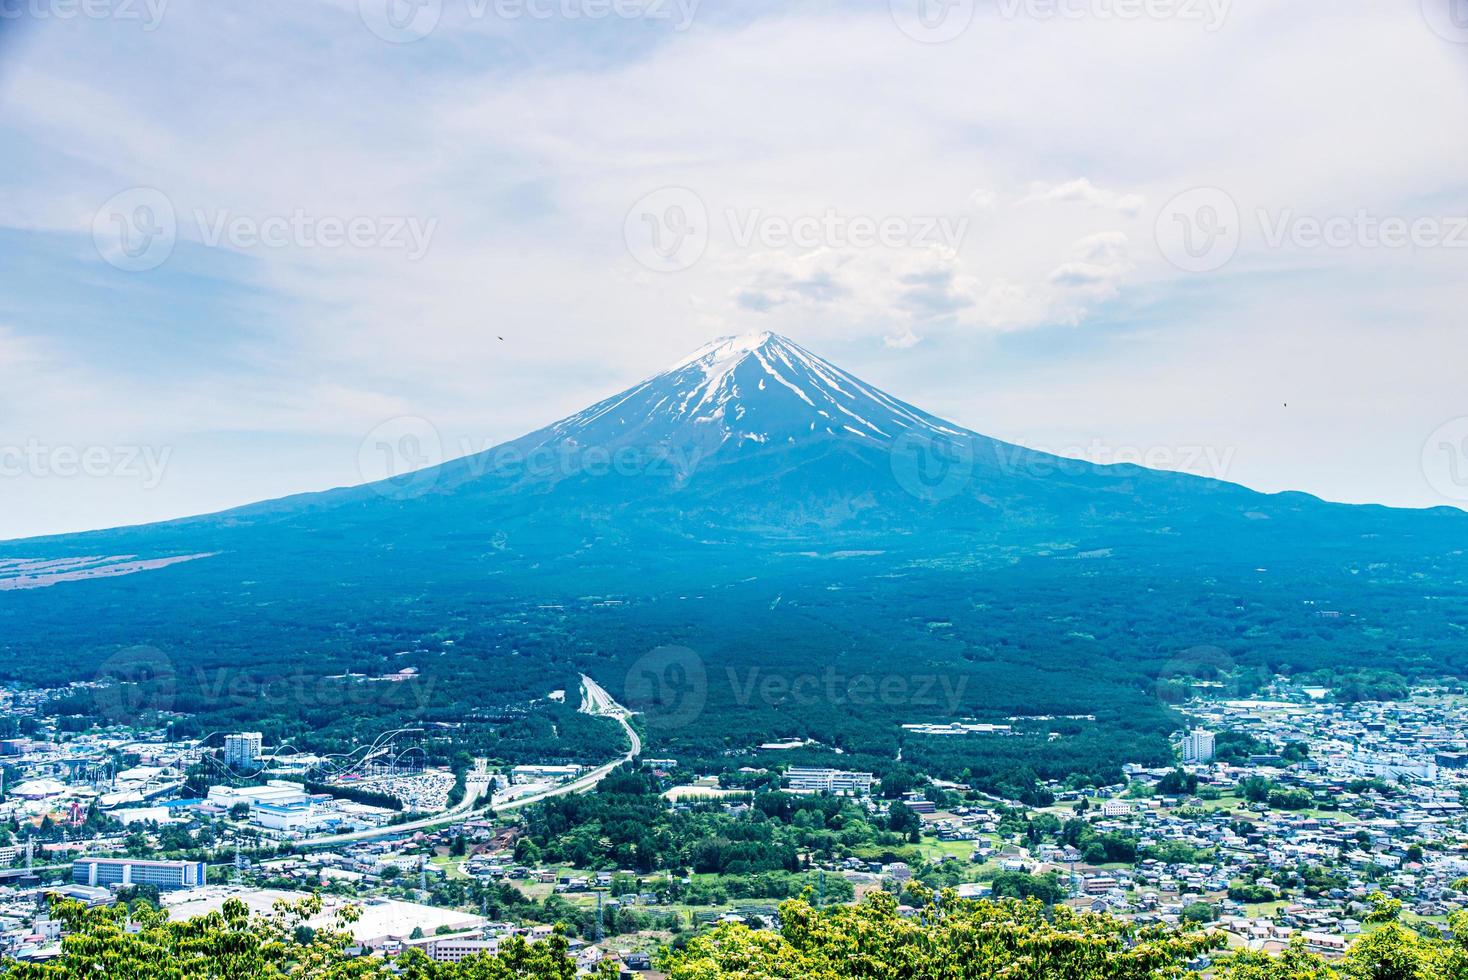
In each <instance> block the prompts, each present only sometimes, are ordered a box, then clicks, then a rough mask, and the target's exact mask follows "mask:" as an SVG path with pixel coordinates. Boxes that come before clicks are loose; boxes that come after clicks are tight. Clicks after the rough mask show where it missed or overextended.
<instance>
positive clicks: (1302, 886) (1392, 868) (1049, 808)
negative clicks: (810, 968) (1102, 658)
mask: <svg viewBox="0 0 1468 980" xmlns="http://www.w3.org/2000/svg"><path fill="white" fill-rule="evenodd" d="M557 693H560V692H557ZM1199 693H1200V694H1206V693H1207V692H1206V690H1202V691H1200V692H1199ZM1329 694H1330V692H1328V691H1326V690H1324V689H1316V688H1304V687H1299V686H1296V685H1294V684H1291V683H1290V682H1289V681H1288V680H1286V679H1284V678H1277V679H1276V680H1275V682H1274V683H1273V684H1271V685H1269V686H1268V687H1267V688H1266V689H1265V690H1264V691H1262V692H1261V693H1259V694H1258V695H1256V696H1255V697H1252V698H1250V699H1234V700H1230V699H1223V698H1210V697H1206V696H1200V697H1195V698H1194V699H1193V700H1191V701H1189V702H1188V703H1187V704H1186V705H1185V706H1184V710H1185V713H1186V715H1187V716H1188V718H1189V727H1188V728H1187V729H1185V730H1182V731H1180V732H1179V733H1178V734H1177V737H1176V740H1175V747H1176V762H1175V764H1174V765H1172V766H1164V767H1152V768H1144V767H1141V766H1137V765H1127V766H1125V767H1124V772H1125V774H1126V780H1125V781H1124V782H1121V783H1118V784H1116V785H1111V786H1102V787H1097V786H1091V785H1077V784H1075V783H1076V781H1075V780H1071V781H1056V782H1052V783H1050V784H1047V786H1046V787H1045V788H1046V790H1047V794H1046V795H1047V798H1048V802H1045V803H1044V804H1043V805H1026V804H1024V803H1021V802H1019V801H1015V800H1007V799H1003V798H1000V797H997V796H993V795H989V794H985V793H981V792H979V791H977V790H975V789H973V788H971V787H969V786H966V785H963V784H960V783H956V782H948V781H943V780H933V779H930V780H926V781H924V782H922V784H920V785H915V786H911V787H903V786H892V785H887V784H886V783H885V782H884V781H883V780H881V779H878V778H877V777H875V776H874V775H873V774H871V773H863V772H852V771H846V770H843V769H838V768H821V767H812V766H798V765H788V766H784V767H779V768H770V767H760V768H756V767H746V768H744V769H741V770H739V771H738V772H734V773H723V774H720V775H711V774H704V773H699V772H695V771H689V770H686V769H685V768H683V767H682V766H681V765H680V764H679V762H678V760H676V759H671V758H667V759H654V758H646V757H642V756H641V755H640V754H639V753H637V751H636V750H637V747H638V746H639V745H640V742H637V741H636V735H635V728H634V727H633V725H632V724H630V721H633V720H635V716H631V715H630V713H627V712H625V710H624V709H622V708H621V707H620V706H619V705H616V704H615V702H613V701H612V700H611V698H610V696H609V695H606V692H605V691H602V690H601V689H600V688H599V687H597V686H596V685H595V684H594V682H591V681H590V679H589V678H588V679H587V688H586V690H584V691H583V710H585V711H588V712H594V713H600V714H607V715H611V716H613V717H617V718H619V719H620V720H621V721H622V723H623V724H625V725H627V731H628V732H629V735H631V736H632V737H633V738H634V752H633V753H632V754H631V755H629V756H628V757H626V758H625V759H619V760H613V762H611V763H609V764H607V765H606V766H603V767H601V768H600V769H597V770H591V769H590V768H589V767H586V766H582V765H568V764H564V763H561V762H556V761H548V762H546V763H544V764H519V765H500V764H498V763H496V762H495V761H494V760H489V759H473V760H469V761H468V763H467V764H465V765H461V766H458V767H454V766H449V767H443V766H428V765H425V764H424V761H423V758H424V757H423V753H422V751H421V750H417V749H415V748H414V742H413V735H414V733H413V731H412V730H403V731H400V732H395V733H388V735H387V736H386V737H384V738H382V739H379V740H378V742H376V743H374V744H373V745H370V746H366V747H364V751H361V752H357V753H352V754H351V755H349V756H346V757H342V758H330V757H317V756H311V755H305V754H302V753H297V752H295V751H293V750H290V751H275V749H274V748H273V747H271V746H267V745H266V744H264V740H263V737H262V736H261V734H259V733H256V732H230V733H222V734H221V735H220V736H219V737H217V738H210V739H190V740H176V741H170V740H168V739H167V738H166V733H165V732H162V731H155V730H123V729H117V728H114V729H98V728H95V727H93V728H88V729H86V730H77V727H78V726H76V725H75V724H63V721H62V719H60V718H57V717H48V716H46V715H45V714H44V711H43V708H44V706H45V705H46V704H47V703H48V702H49V693H48V692H45V691H35V690H29V691H26V690H10V689H6V690H4V691H3V692H0V702H3V703H0V707H3V713H4V717H5V719H6V725H7V736H8V737H6V738H4V739H3V740H0V763H3V772H4V798H3V801H0V821H3V823H0V828H3V829H0V951H3V955H4V956H6V957H11V958H15V959H20V960H27V961H37V962H44V961H45V960H47V959H49V958H51V957H54V956H56V955H58V954H59V951H60V945H59V944H60V940H61V938H62V935H63V927H62V924H61V923H60V922H59V921H57V920H56V919H53V918H52V917H51V916H50V914H49V909H50V906H49V904H48V897H51V896H60V897H63V898H69V899H73V900H76V901H80V902H83V903H86V904H89V905H99V904H108V903H114V902H135V901H148V902H152V903H155V904H158V905H160V906H161V907H163V908H165V909H167V910H168V911H169V913H170V915H171V916H172V917H173V918H175V919H180V918H188V917H192V916H195V915H200V914H203V913H205V912H208V911H217V910H218V909H220V908H221V907H223V905H224V903H225V902H226V901H228V900H231V899H237V900H239V901H241V902H243V903H244V904H245V905H246V906H247V907H249V908H250V909H252V910H255V911H258V912H262V913H264V912H268V911H269V910H270V908H271V907H272V906H273V905H274V903H276V902H277V901H278V900H282V899H284V900H290V899H293V898H298V897H300V896H301V895H302V894H305V893H313V892H314V893H319V894H320V895H321V896H322V897H323V899H324V904H323V907H322V908H321V910H320V911H319V913H318V914H317V916H316V918H315V919H314V920H313V922H315V923H319V924H325V923H327V922H329V921H331V919H332V917H333V916H334V915H335V914H336V913H337V912H338V911H339V910H340V909H342V908H343V907H346V906H349V905H351V906H356V907H358V909H359V910H360V915H358V916H357V917H356V918H355V921H353V922H352V924H351V926H350V929H351V935H352V940H353V943H354V947H353V951H354V952H355V953H356V954H358V955H370V956H394V955H397V954H399V953H401V952H403V951H405V950H408V949H413V948H417V949H420V950H422V951H423V953H424V954H425V955H427V956H428V957H429V958H431V959H435V960H439V961H444V962H457V961H458V960H461V959H463V958H466V957H469V956H473V955H475V954H477V953H484V952H494V951H496V950H497V949H498V948H499V947H500V945H501V944H502V943H503V942H504V941H505V940H506V939H507V938H508V937H511V936H524V937H527V938H528V939H530V940H532V941H535V940H538V939H543V938H545V937H548V936H550V935H552V934H553V932H554V931H555V930H556V929H557V928H560V929H562V930H563V931H565V932H566V933H567V934H568V935H569V936H570V947H569V949H570V952H571V954H572V955H574V956H575V957H576V959H577V964H578V966H579V967H580V968H583V969H587V970H590V969H592V968H593V967H595V966H597V964H599V963H603V962H604V961H611V962H612V963H614V964H616V966H617V967H618V969H619V970H620V971H622V972H623V973H625V974H635V973H637V972H646V971H651V970H653V969H654V967H655V966H656V965H657V962H658V956H659V953H660V951H661V950H663V949H664V948H666V946H667V945H668V944H669V943H672V942H675V941H676V940H677V939H678V937H680V936H685V935H688V934H690V933H694V932H697V931H699V930H701V929H704V928H707V927H709V926H710V925H713V924H716V923H719V922H724V921H738V922H743V923H745V924H747V925H750V926H752V927H754V928H757V929H772V928H778V926H779V910H778V906H779V902H780V901H781V900H783V899H785V898H789V897H793V896H797V895H800V894H806V895H809V896H811V898H812V900H813V901H815V902H816V903H817V904H834V903H841V902H851V901H855V900H859V899H860V898H862V897H863V896H865V895H867V894H869V893H871V892H873V891H887V892H890V893H891V894H893V895H894V896H896V898H897V899H898V901H899V902H902V903H904V907H916V906H918V905H920V904H921V902H920V901H917V900H912V901H911V902H909V898H910V896H912V895H913V894H914V892H913V889H915V888H918V887H926V888H931V889H935V890H942V889H952V890H953V891H954V893H956V895H958V896H959V897H962V898H985V897H1013V898H1034V899H1038V900H1040V901H1042V902H1046V903H1049V904H1063V905H1068V906H1071V907H1073V908H1077V909H1089V910H1092V911H1096V912H1105V913H1108V914H1110V915H1113V916H1117V917H1121V918H1125V919H1130V920H1134V921H1137V922H1144V923H1146V922H1157V923H1165V924H1169V925H1180V926H1189V925H1191V926H1195V927H1197V928H1204V929H1213V930H1219V931H1221V932H1222V933H1223V934H1224V935H1225V936H1226V939H1227V945H1228V946H1229V947H1230V948H1234V949H1253V950H1266V951H1279V950H1282V949H1284V948H1285V947H1286V946H1287V945H1288V944H1289V943H1290V942H1291V940H1292V939H1297V938H1298V939H1300V940H1303V942H1304V944H1305V945H1306V947H1307V948H1309V949H1310V950H1311V951H1314V952H1317V953H1320V954H1322V955H1324V956H1327V957H1331V956H1338V955H1340V954H1342V953H1343V952H1344V950H1345V948H1346V946H1347V944H1348V942H1349V941H1350V939H1351V937H1353V936H1354V935H1356V934H1359V933H1361V932H1363V931H1365V930H1369V929H1370V928H1371V923H1370V922H1369V913H1370V911H1371V909H1372V907H1373V905H1374V903H1376V902H1378V901H1381V900H1383V899H1395V900H1397V901H1399V902H1400V903H1401V906H1402V910H1403V911H1402V915H1403V919H1404V921H1406V922H1407V923H1408V924H1410V925H1411V927H1412V928H1414V929H1417V930H1419V931H1421V932H1424V933H1425V934H1431V935H1437V934H1445V933H1446V931H1447V928H1448V926H1447V922H1448V915H1449V914H1450V913H1452V912H1454V911H1456V910H1459V909H1463V908H1468V850H1465V838H1464V829H1465V823H1464V817H1465V810H1464V800H1465V797H1468V744H1465V740H1464V731H1465V727H1468V698H1465V697H1464V696H1463V695H1462V694H1461V693H1458V692H1457V691H1453V690H1449V689H1446V688H1442V687H1436V688H1433V687H1428V688H1422V689H1419V690H1416V691H1414V692H1413V693H1412V694H1411V695H1409V696H1408V697H1407V698H1405V699H1402V700H1396V701H1358V702H1341V701H1335V700H1330V699H1329ZM562 696H564V695H562ZM904 727H905V729H906V731H907V732H908V737H910V738H943V739H963V738H1004V737H1006V736H1007V733H1008V732H1009V731H1010V726H1009V725H1007V724H1004V723H1002V722H1000V721H998V720H995V721H987V722H986V721H979V720H975V719H955V720H954V721H953V722H951V723H949V724H944V725H922V726H918V725H910V726H904ZM793 747H794V746H790V745H773V744H772V745H770V746H766V748H772V749H790V748H793ZM588 794H589V795H588ZM598 797H605V798H606V799H609V800H610V799H618V800H623V799H625V800H629V801H632V802H629V803H627V804H626V806H628V807H637V808H642V809H640V810H638V812H641V813H643V814H644V815H645V816H644V818H643V819H644V820H646V821H649V822H661V833H662V838H663V842H662V843H658V842H657V841H651V840H637V841H635V843H629V844H627V845H624V844H622V843H619V839H618V838H617V837H616V836H615V835H610V836H605V837H600V839H599V840H597V841H592V842H587V841H585V840H581V839H579V838H577V834H578V831H579V829H580V828H578V827H577V826H574V825H572V821H571V819H570V818H571V817H573V816H576V815H577V814H579V815H580V817H581V818H582V819H583V820H585V821H589V822H592V821H597V820H601V821H603V823H602V824H599V825H598V826H606V825H609V824H610V823H611V821H612V819H613V818H612V817H611V816H608V815H607V814H604V813H602V812H600V811H596V810H594V809H592V808H590V804H589V803H588V804H583V803H580V802H578V801H579V800H593V799H595V798H598ZM619 805H620V804H619ZM649 806H650V807H651V808H652V809H651V810H649V809H647V808H648V807H649ZM577 807H585V809H583V810H577V809H576V808H577ZM647 814H651V816H647ZM772 825H774V826H773V831H774V832H773V833H770V832H769V831H768V830H766V831H762V832H760V833H755V832H754V830H755V829H756V828H758V827H761V826H763V827H765V828H770V827H771V826H772ZM710 827H717V828H720V831H719V833H720V836H721V838H735V837H737V836H739V834H741V833H743V831H741V830H740V829H739V828H741V827H742V828H745V829H746V830H748V831H750V832H749V833H748V835H747V839H749V840H751V841H754V840H763V841H766V842H767V843H766V844H765V845H764V847H765V851H766V853H763V854H758V855H752V854H750V853H748V852H740V853H738V854H736V855H735V856H734V857H732V858H731V857H730V856H729V855H728V854H713V855H711V854H709V853H707V852H706V851H699V850H698V849H697V841H698V837H699V835H700V834H703V835H704V836H707V832H708V828H710ZM679 835H684V836H686V837H687V838H688V840H689V841H691V842H692V843H693V845H694V847H693V849H692V850H688V849H685V850H681V851H680V850H678V849H677V847H676V846H675V845H674V844H671V843H668V842H667V841H669V840H674V839H677V838H678V837H679ZM608 841H610V844H608V843H607V842H608ZM690 855H691V856H690Z"/></svg>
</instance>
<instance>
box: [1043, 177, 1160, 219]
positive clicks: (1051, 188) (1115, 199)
mask: <svg viewBox="0 0 1468 980" xmlns="http://www.w3.org/2000/svg"><path fill="white" fill-rule="evenodd" d="M1014 203H1015V206H1016V207H1021V206H1023V205H1026V204H1037V203H1058V204H1089V205H1090V206H1092V207H1098V208H1110V209H1112V210H1115V211H1119V212H1121V213H1122V214H1124V215H1127V216H1128V217H1136V216H1137V215H1138V214H1140V213H1141V211H1142V208H1144V207H1146V205H1147V199H1146V198H1145V197H1143V196H1142V195H1140V194H1119V193H1117V192H1115V191H1108V190H1102V189H1101V188H1099V187H1097V186H1096V185H1095V184H1092V183H1091V182H1090V181H1089V180H1087V179H1086V178H1084V177H1080V178H1077V179H1076V180H1068V181H1066V182H1065V183H1062V184H1045V183H1034V184H1031V185H1030V189H1029V192H1028V193H1027V194H1025V196H1024V197H1021V198H1020V199H1019V200H1018V201H1015V202H1014Z"/></svg>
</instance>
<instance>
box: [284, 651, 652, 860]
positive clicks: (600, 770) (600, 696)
mask: <svg viewBox="0 0 1468 980" xmlns="http://www.w3.org/2000/svg"><path fill="white" fill-rule="evenodd" d="M581 710H582V711H583V712H585V713H586V714H589V715H600V716H602V717H604V718H615V719H616V720H617V723H618V724H620V725H621V726H622V729H623V730H624V731H626V733H627V741H628V744H629V745H630V746H631V751H629V752H627V753H626V754H624V755H623V756H622V757H621V758H619V759H614V760H613V761H611V762H608V763H607V764H606V765H603V766H598V767H597V768H595V769H593V770H591V771H590V772H588V773H586V774H584V775H582V776H579V777H577V778H576V779H574V780H572V781H571V782H569V783H565V784H563V785H560V786H557V787H555V788H554V789H549V790H546V791H545V792H544V793H534V794H532V795H530V796H522V797H520V798H519V799H518V800H510V801H509V802H507V803H502V804H500V805H499V806H496V807H495V808H494V811H495V813H506V812H509V811H511V810H520V809H523V808H525V807H527V806H530V805H532V804H534V803H539V802H541V801H542V800H548V799H550V798H551V797H553V796H565V795H566V794H568V793H585V792H586V791H587V790H590V789H593V788H595V787H596V785H597V784H598V783H600V782H601V781H602V780H603V779H606V778H607V776H608V775H609V774H610V773H611V771H612V770H613V769H615V768H617V767H618V766H620V765H621V764H622V763H624V762H631V761H632V760H633V759H634V758H636V757H637V756H639V755H641V754H642V739H641V738H640V737H638V735H637V731H636V729H634V728H633V727H632V724H631V722H629V721H628V719H629V718H631V717H632V712H630V711H628V710H627V709H626V708H624V707H622V706H621V705H620V704H618V703H617V702H616V701H615V700H613V699H612V696H611V695H610V694H608V693H607V692H606V689H605V688H604V687H602V686H601V685H600V684H598V683H597V682H596V681H594V680H592V679H591V678H590V677H587V676H586V675H585V674H582V675H581ZM488 785H489V774H488V773H487V772H484V771H483V770H482V769H480V768H477V767H476V769H475V771H474V772H471V773H469V775H468V776H467V777H466V778H465V780H464V801H463V802H462V803H460V804H459V805H458V806H456V807H454V808H453V809H452V810H448V811H445V812H444V813H439V814H435V815H434V816H431V817H424V818H423V819H421V820H412V821H409V822H408V823H399V824H392V825H390V826H387V827H377V828H375V829H373V830H358V831H354V832H353V833H350V834H330V835H328V836H325V837H306V838H302V839H301V840H298V841H296V842H295V845H296V847H297V848H302V849H305V848H314V847H332V846H335V845H337V844H352V843H357V842H360V841H364V840H378V839H381V838H384V837H397V836H399V835H401V834H411V833H413V832H415V831H419V830H430V829H436V828H438V827H447V826H450V825H452V824H456V823H463V822H465V821H466V820H469V819H471V818H473V817H474V816H475V813H474V804H475V803H476V802H477V801H478V800H479V797H480V796H482V795H483V794H484V790H485V787H486V786H488Z"/></svg>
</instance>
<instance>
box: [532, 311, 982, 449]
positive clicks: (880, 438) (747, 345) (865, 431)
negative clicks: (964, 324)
mask: <svg viewBox="0 0 1468 980" xmlns="http://www.w3.org/2000/svg"><path fill="white" fill-rule="evenodd" d="M910 430H923V431H926V432H928V433H930V434H934V435H942V436H959V435H965V434H966V433H965V432H964V430H963V429H961V428H960V427H959V426H956V425H953V424H952V423H949V422H945V421H943V420H942V419H939V418H936V417H934V416H932V415H929V414H928V413H926V412H923V411H921V410H920V409H917V408H914V407H913V406H911V405H908V404H906V403H905V402H902V401H899V400H898V399H896V398H893V397H892V396H890V395H888V394H886V393H885V392H883V391H881V390H879V389H877V388H874V387H872V386H871V385H869V384H867V383H866V382H864V381H862V380H861V379H859V378H857V377H855V376H854V375H851V374H848V373H847V372H846V371H843V370H841V369H840V368H838V367H836V366H835V365H834V364H832V363H830V362H829V361H827V360H825V359H823V358H821V357H818V356H816V355H815V354H812V353H811V352H810V351H808V350H806V349H805V348H803V347H801V346H800V345H798V344H796V343H794V342H792V341H791V340H789V339H787V338H785V337H781V336H779V335H778V334H774V333H770V332H769V331H764V332H760V333H751V334H745V335H743V336H738V337H721V338H719V339H717V340H714V341H712V342H710V343H708V344H705V345H704V346H702V347H700V348H699V349H698V350H696V351H694V352H693V353H691V354H689V355H688V356H687V357H685V358H683V359H682V360H680V361H678V362H677V363H675V364H674V365H673V366H672V367H670V368H668V369H667V370H666V371H663V372H662V373H661V374H657V375H654V376H653V377H651V378H648V379H647V380H645V381H643V382H641V383H640V384H637V385H634V386H633V387H631V388H629V389H627V390H626V391H623V392H621V393H620V394H617V395H613V396H612V397H611V398H608V399H605V400H604V401H601V402H598V403H597V404H595V405H593V406H591V407H590V408H588V409H586V410H585V411H582V412H578V413H577V414H575V415H572V416H570V417H569V418H566V419H563V420H561V421H560V422H557V423H556V424H555V425H553V426H551V427H550V428H548V429H546V430H543V431H542V432H540V433H536V436H537V437H539V441H540V443H541V444H542V445H545V444H556V443H571V444H574V445H577V446H582V447H586V446H593V445H599V446H608V447H616V446H622V445H643V446H650V445H675V446H676V445H685V444H696V445H697V446H699V447H701V448H702V450H703V451H704V452H710V451H714V450H717V449H719V448H721V447H725V446H730V445H732V446H743V445H747V444H756V445H772V444H779V443H796V442H799V441H801V440H802V439H808V438H821V439H831V438H843V439H856V440H861V441H863V442H866V443H868V444H887V443H890V442H891V441H892V440H894V439H897V438H898V437H900V436H901V435H902V434H903V433H905V432H908V431H910Z"/></svg>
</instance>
